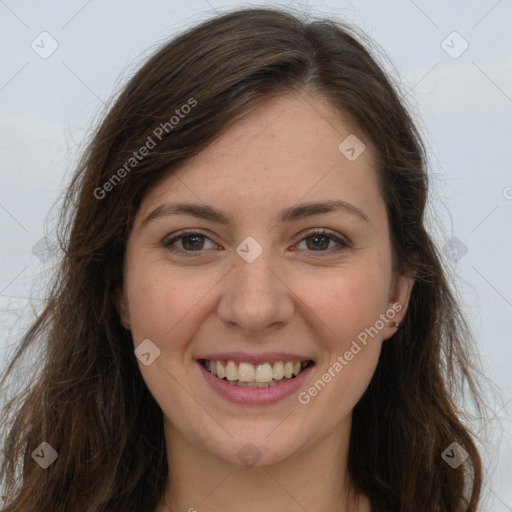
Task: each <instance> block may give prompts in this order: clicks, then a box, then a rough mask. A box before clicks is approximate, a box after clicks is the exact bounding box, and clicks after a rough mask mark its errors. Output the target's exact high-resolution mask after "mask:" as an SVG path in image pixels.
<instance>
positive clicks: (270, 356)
mask: <svg viewBox="0 0 512 512" xmlns="http://www.w3.org/2000/svg"><path fill="white" fill-rule="evenodd" d="M196 359H198V360H199V359H209V360H210V361H224V360H226V361H243V362H246V363H252V364H262V363H275V362H277V361H283V362H286V361H292V362H297V361H313V358H311V357H308V356H300V355H297V354H291V353H289V352H264V353H262V354H247V353H245V352H216V353H211V354H206V355H203V356H201V357H197V358H196Z"/></svg>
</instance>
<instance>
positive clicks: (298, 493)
mask: <svg viewBox="0 0 512 512" xmlns="http://www.w3.org/2000/svg"><path fill="white" fill-rule="evenodd" d="M333 112H334V110H333V108H332V107H331V106H330V105H329V104H328V103H327V102H326V101H325V100H323V99H322V98H319V97H317V96H312V95H310V94H302V95H296V94H293V95H284V96H281V97H279V98H274V99H271V100H268V101H267V102H266V103H264V104H262V105H260V106H259V107H258V108H256V109H255V110H253V111H251V112H250V113H248V114H246V115H245V116H244V117H243V118H241V119H240V120H238V121H237V123H236V124H235V125H233V126H232V127H231V128H230V129H229V130H228V131H226V132H225V133H224V134H223V135H222V136H221V137H220V138H218V139H217V140H216V141H215V142H214V143H213V144H211V145H210V146H209V147H208V148H207V149H206V150H204V151H203V152H201V153H200V154H199V155H197V156H196V157H194V158H193V159H191V160H189V161H188V162H187V164H186V165H185V167H183V168H181V169H180V170H179V171H178V172H177V174H176V173H175V174H173V175H169V176H168V177H166V178H165V180H164V181H162V182H160V183H158V184H157V185H156V186H155V187H153V188H152V189H151V190H150V191H149V192H148V193H147V195H146V197H145V198H144V200H143V202H142V204H141V206H140V209H139V211H138V214H137V217H136V219H135V222H134V226H133V229H132V232H131V234H130V237H129V240H128V245H127V252H126V259H125V282H124V290H123V291H122V294H121V296H120V298H119V304H118V308H119V311H120V315H121V318H122V322H123V325H124V326H125V327H126V328H127V329H130V330H131V332H132V335H133V340H134V346H135V347H137V346H138V345H139V344H140V343H141V342H142V340H145V339H148V338H149V339H150V340H151V341H152V342H153V343H154V344H155V345H156V346H157V347H158V348H159V349H160V351H161V353H160V356H159V357H157V358H156V359H155V360H154V362H153V363H151V364H150V365H149V366H145V365H143V364H142V363H141V362H140V361H138V364H139V368H140V371H141V373H142V376H143V378H144V380H145V382H146V384H147V386H148V388H149V390H150V391H151V393H152V395H153V396H154V397H155V400H156V401H157V402H158V404H159V406H160V407H161V408H162V410H163V413H164V418H165V420H164V421H165V438H166V445H167V457H168V463H169V475H170V478H169V481H168V484H167V487H166V494H165V499H164V500H163V502H162V503H160V505H159V507H158V508H157V511H156V512H164V511H169V510H174V511H179V510H183V511H185V510H189V511H190V512H192V510H197V511H198V512H203V511H217V510H222V511H224V512H230V511H235V510H240V507H241V504H243V509H244V510H245V511H247V512H252V511H256V510H259V511H261V510H262V509H263V508H264V509H265V510H268V511H270V512H281V511H282V512H284V511H287V512H290V511H292V512H294V511H303V510H305V509H306V510H308V511H310V512H313V511H323V512H325V511H332V512H334V511H349V510H350V511H358V512H363V511H369V510H370V506H369V501H368V498H367V497H366V496H363V495H360V496H359V499H355V495H356V493H355V492H349V484H350V483H351V480H350V476H349V475H348V472H347V453H348V446H349V436H350V429H351V418H352V410H353V408H354V406H355V405H356V403H357V402H358V401H359V399H360V398H361V396H362V394H363V393H364V391H365V389H366V388H367V386H368V384H369V382H370V380H371V377H372V375H373V373H374V371H375V367H376V365H377V362H378V358H379V354H380V349H381V344H382V342H383V341H384V340H388V339H389V338H390V337H391V336H392V335H393V334H394V333H395V332H396V327H394V326H393V325H392V322H391V321H389V322H387V323H386V324H385V326H384V328H383V329H381V330H380V331H379V333H378V335H376V336H374V337H373V339H371V341H370V342H369V343H368V344H367V345H366V346H364V345H361V347H362V350H361V351H360V352H359V353H358V354H357V355H355V356H354V358H353V359H352V360H351V361H350V362H348V364H347V365H346V366H344V368H343V370H342V371H341V372H338V373H337V374H336V377H335V378H333V379H332V380H331V382H329V383H328V384H327V385H326V386H325V387H324V388H323V389H322V390H321V392H319V393H318V394H317V395H316V396H315V397H314V398H312V399H311V400H310V402H309V403H307V404H306V405H303V404H301V403H299V401H298V399H297V394H292V395H291V396H289V397H287V398H285V399H283V400H281V401H280V402H279V403H277V404H272V405H237V404H233V403H230V402H228V401H226V400H225V399H224V398H222V397H220V396H219V395H217V394H216V393H215V392H214V391H213V390H212V389H211V388H210V386H209V384H208V383H207V382H206V380H205V379H204V377H203V376H202V374H201V370H200V368H199V367H198V364H197V362H196V361H195V358H197V357H200V356H201V355H204V354H206V353H208V352H220V351H223V350H230V351H231V350H233V351H237V350H239V351H243V352H248V353H261V352H266V351H289V352H291V353H295V354H300V355H307V356H308V357H309V358H311V359H313V360H314V361H315V367H314V368H313V371H312V372H311V373H310V375H309V376H308V379H307V381H306V382H305V383H304V385H303V387H302V388H301V391H304V390H306V391H307V389H308V388H309V387H310V386H312V384H313V383H314V382H316V381H317V380H318V379H320V378H321V375H322V374H323V373H325V372H327V371H328V369H329V368H330V367H332V365H333V363H334V361H336V358H337V357H338V356H340V355H343V354H344V353H345V352H346V351H347V350H348V349H349V348H350V346H351V343H352V341H353V340H355V339H356V338H357V336H358V334H360V333H361V332H362V331H364V329H365V328H369V327H370V326H373V325H375V323H376V321H377V320H378V319H379V315H381V314H385V313H386V311H388V310H389V309H390V308H391V307H392V305H393V304H394V303H399V304H401V305H402V306H403V309H402V310H401V311H400V312H399V313H397V314H396V316H395V317H394V318H393V319H392V321H396V322H400V321H401V319H402V317H403V316H404V314H405V311H406V306H407V303H408V300H409V296H410V292H411V288H412V285H413V281H412V279H411V278H410V277H406V276H397V275H394V274H393V272H392V264H391V248H390V239H389V231H388V221H387V215H386V209H385V204H384V200H383V198H382V197H381V195H380V193H379V190H378V184H377V174H376V170H375V165H374V156H375V153H374V148H373V147H372V146H371V144H370V142H369V141H367V140H365V138H364V136H363V135H362V134H361V133H360V131H359V130H358V129H357V128H355V127H354V126H353V125H352V124H351V123H350V121H349V119H348V118H346V117H343V116H342V115H339V114H334V113H333ZM351 133H355V134H356V135H357V136H358V137H359V139H361V140H363V141H364V143H365V144H366V149H365V151H364V152H363V153H362V154H361V155H360V156H359V157H358V158H357V159H356V160H354V161H349V160H348V159H347V158H346V157H345V156H344V155H343V154H342V153H341V152H340V150H339V149H338V146H339V144H340V143H341V142H342V141H343V140H344V139H345V138H346V137H347V135H349V134H351ZM326 199H339V200H343V201H346V202H348V203H351V204H352V205H354V206H356V207H357V208H359V209H360V210H362V211H363V212H364V214H366V216H367V217H368V222H366V221H364V220H363V219H361V218H359V217H358V216H357V215H354V214H349V213H346V212H344V211H335V212H330V213H324V214H317V215H315V216H312V217H308V218H304V219H301V220H295V221H292V222H287V223H284V224H277V223H276V220H277V215H278V214H279V212H280V211H281V210H282V209H284V208H286V207H289V206H294V205H296V204H297V203H304V202H310V201H322V200H326ZM178 200H179V201H190V202H194V203H199V204H204V203H206V204H208V205H211V206H214V207H215V208H217V209H220V210H223V211H224V212H226V214H228V215H230V216H232V224H231V225H222V224H218V223H215V222H213V221H211V220H204V219H199V218H196V217H192V216H190V215H183V214H180V215H167V216H160V217H155V218H154V219H153V220H150V221H149V222H147V223H145V224H143V222H142V220H143V219H144V218H146V217H147V216H148V214H149V213H150V212H152V211H153V210H154V209H155V208H157V207H158V206H160V205H162V204H163V203H166V202H170V201H178ZM185 228H187V229H197V230H199V231H200V234H201V235H204V236H206V237H207V238H200V239H199V243H197V242H198V241H197V240H191V238H188V239H187V238H181V239H178V240H176V241H175V242H174V244H173V247H174V248H176V249H177V250H179V249H181V250H182V254H184V255H183V256H180V255H179V254H173V253H172V252H170V251H169V249H168V248H166V247H165V246H164V244H163V242H164V241H166V240H169V239H170V238H172V237H170V236H169V235H172V234H173V233H176V232H177V231H179V230H182V229H185ZM310 228H325V229H327V230H329V231H330V232H332V234H333V235H334V236H336V237H338V238H340V239H342V240H343V239H348V240H349V241H350V246H349V247H347V248H342V250H340V251H337V252H335V251H334V249H335V248H336V247H338V245H337V244H336V242H335V241H334V240H331V241H330V242H329V238H327V239H323V238H321V239H320V241H319V242H318V241H317V245H319V246H320V248H317V247H316V246H315V244H314V240H312V238H311V235H310V234H309V233H305V231H306V230H308V229H310ZM247 236H251V237H253V238H254V239H255V240H256V241H257V242H258V243H259V245H260V246H261V247H262V248H263V253H262V254H261V255H260V256H259V257H258V258H256V260H255V261H254V262H252V263H247V262H246V261H244V260H243V259H242V258H241V257H240V256H239V255H238V254H237V252H236V248H237V246H238V245H239V244H240V243H241V242H242V241H243V240H244V239H245V238H246V237H247ZM194 241H195V242H196V245H199V249H195V252H194V247H195V246H194V245H193V244H192V243H191V242H194ZM183 244H185V245H183ZM327 244H328V245H327ZM187 249H188V253H186V251H187ZM187 254H192V256H191V257H187ZM388 343H393V341H392V340H389V341H388ZM248 442H251V443H253V444H254V445H255V446H256V447H257V449H258V450H259V454H260V456H261V458H260V459H259V460H258V462H257V463H256V464H255V465H254V466H253V467H247V466H245V465H244V464H243V463H242V461H241V460H239V458H238V457H237V453H238V450H240V449H241V448H242V447H243V446H244V445H245V444H246V443H248ZM314 468H317V469H314Z"/></svg>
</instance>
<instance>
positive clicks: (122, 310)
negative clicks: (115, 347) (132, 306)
mask: <svg viewBox="0 0 512 512" xmlns="http://www.w3.org/2000/svg"><path fill="white" fill-rule="evenodd" d="M115 301H116V309H117V312H118V313H119V319H120V320H121V324H122V326H123V327H124V328H125V329H127V330H128V331H129V330H130V329H131V324H130V312H129V307H128V300H127V298H126V297H125V294H124V291H123V290H117V292H116V294H115Z"/></svg>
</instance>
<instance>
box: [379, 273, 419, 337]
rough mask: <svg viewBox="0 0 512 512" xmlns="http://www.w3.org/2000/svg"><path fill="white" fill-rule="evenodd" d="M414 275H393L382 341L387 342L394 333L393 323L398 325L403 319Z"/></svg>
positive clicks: (395, 328) (395, 329)
mask: <svg viewBox="0 0 512 512" xmlns="http://www.w3.org/2000/svg"><path fill="white" fill-rule="evenodd" d="M414 282H415V277H414V273H409V272H407V273H404V274H400V275H395V277H394V278H393V282H392V285H391V288H390V294H389V302H388V309H387V311H386V318H387V319H389V320H388V322H387V323H386V326H385V328H384V330H383V333H382V339H383V340H387V339H388V338H391V336H393V334H395V333H396V331H397V329H398V328H397V327H396V326H395V322H396V323H397V324H400V323H401V322H402V320H403V318H404V317H405V313H406V312H407V307H408V306H409V299H410V298H411V291H412V287H413V286H414Z"/></svg>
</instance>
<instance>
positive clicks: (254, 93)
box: [0, 8, 482, 512]
mask: <svg viewBox="0 0 512 512" xmlns="http://www.w3.org/2000/svg"><path fill="white" fill-rule="evenodd" d="M362 37H363V36H362V35H361V34H360V33H358V32H357V31H356V30H354V29H353V28H351V27H350V26H347V25H346V24H344V23H342V22H339V21H333V20H314V21H310V20H306V19H305V17H304V16H303V15H302V14H300V13H299V14H296V15H292V14H291V13H290V12H287V11H283V10H280V9H267V8H249V9H241V10H236V11H233V12H229V13H224V14H223V15H219V16H216V17H215V18H212V19H210V20H207V21H205V22H203V23H202V24H200V25H198V26H196V27H194V28H193V29H191V30H189V31H186V32H184V33H183V34H181V35H179V36H178V37H176V38H175V39H173V40H172V41H170V42H169V43H167V44H165V45H164V46H163V47H162V48H161V49H160V50H158V51H157V52H156V53H155V54H154V55H153V56H151V57H150V58H149V59H148V60H147V62H146V63H145V64H144V65H143V67H142V68H141V69H140V70H139V71H138V72H137V73H136V74H135V75H134V76H133V78H131V79H130V80H129V82H128V83H127V85H126V87H125V88H124V90H123V91H122V92H121V94H120V95H119V97H118V98H117V99H116V101H115V102H114V103H113V105H112V107H111V108H110V110H109V111H108V113H107V114H106V115H105V116H104V119H103V120H102V122H101V123H100V125H99V127H98V129H97V130H96V132H95V134H94V137H93V138H92V139H91V142H90V144H89V146H88V147H87V150H86V151H85V152H84V155H83V158H82V160H81V161H80V163H79V165H78V169H77V171H76V173H75V174H74V176H73V179H72V182H71V184H70V186H69V188H68V189H67V192H66V195H65V201H64V207H63V210H62V217H61V224H60V239H61V240H62V249H63V251H64V256H63V258H62V262H61V265H60V267H59V270H58V274H57V275H56V278H55V280H54V282H53V287H52V288H51V292H50V293H49V297H48V300H47V303H46V307H45V309H44V310H43V311H42V313H41V314H40V315H39V316H38V318H37V320H36V321H35V323H34V324H33V325H32V327H31V328H30V330H29V331H28V332H27V333H26V335H25V336H24V338H23V340H22V343H21V345H20V346H19V348H18V350H17V351H16V353H15V355H14V357H13V359H12V360H11V362H10V364H9V365H8V366H7V369H6V372H5V374H4V376H3V378H2V382H1V385H2V386H3V385H4V384H5V382H6V379H7V376H8V375H9V374H11V372H12V370H13V368H14V365H15V363H16V362H17V361H18V360H20V359H21V356H22V355H23V354H24V353H25V352H26V351H27V349H28V348H29V347H36V348H38V349H40V350H41V353H42V354H44V360H43V364H42V366H41V368H40V371H39V373H37V374H35V375H33V376H31V380H30V383H28V384H27V386H26V387H25V389H24V390H23V391H22V392H21V393H19V394H18V395H17V396H16V397H14V398H13V399H11V400H10V401H9V402H8V403H7V404H6V405H5V407H4V409H3V415H2V425H3V429H4V432H3V434H4V435H3V438H4V447H3V463H2V465H1V469H0V472H1V473H0V475H1V477H2V481H3V482H5V489H6V494H7V504H6V507H5V509H4V511H5V512H19V511H28V510H30V511H31V512H35V511H44V512H48V511H50V510H51V511H52V512H59V511H62V512H64V511H70V510H72V511H73V512H86V511H87V512H100V511H112V512H113V511H116V512H118V511H120V510H123V511H134V512H135V511H137V512H141V511H147V512H153V511H154V509H155V508H156V506H157V504H158V503H159V502H160V500H161V498H162V496H163V493H164V488H165V482H166V480H167V472H168V466H167V460H166V451H165V442H164V435H163V415H162V411H161V409H160V408H159V406H158V405H157V403H156V402H155V400H154V399H153V397H152V395H151V394H150V392H149V390H148V388H147V387H146V385H145V383H144V381H143V379H142V377H141V374H140V371H139V369H138V366H137V363H136V359H135V356H134V353H133V348H134V347H133V341H132V339H131V333H130V332H129V331H127V330H125V329H124V328H123V327H122V325H121V323H120V319H119V315H118V312H117V310H116V305H115V304H116V293H117V291H118V290H119V289H120V288H121V287H122V282H123V259H124V254H125V247H126V241H127V238H128V235H129V233H130V229H131V226H132V223H133V219H134V217H135V215H136V213H137V210H138V207H139V205H140V202H141V199H142V198H143V197H144V195H145V194H146V193H147V191H148V190H149V187H151V186H154V184H155V183H157V182H158V181H159V180H160V179H162V177H165V176H168V175H169V173H172V172H174V171H176V170H177V169H178V168H179V166H180V165H181V164H183V163H184V162H186V161H187V159H189V158H190V157H192V156H194V155H196V154H198V153H199V152H200V151H201V150H203V149H204V148H205V147H207V146H208V145H209V144H210V143H211V142H212V141H214V140H215V139H216V138H217V137H219V136H220V135H221V134H222V133H223V132H224V131H225V130H226V129H227V128H229V127H230V126H231V125H233V123H234V122H236V121H237V120H238V119H239V118H240V117H241V116H243V115H244V114H246V113H247V112H249V111H250V110H251V109H253V108H255V107H256V106H258V105H260V104H261V103H262V102H264V101H265V100H267V99H269V98H271V97H274V96H276V95H279V94H283V93H290V92H297V93H304V92H306V93H311V94H317V95H320V96H321V97H323V98H326V99H327V100H329V101H330V102H331V103H332V105H333V109H338V110H339V111H340V112H344V113H346V114H348V115H349V116H351V118H352V119H353V120H354V121H355V123H356V125H357V126H358V128H359V129H360V130H361V133H363V134H365V136H366V137H367V138H368V140H370V141H371V142H372V143H373V144H374V146H375V148H376V149H377V154H378V158H377V160H378V162H377V167H378V173H379V184H380V189H381V193H382V196H383V198H384V200H385V203H386V207H387V213H388V218H389V225H390V233H391V235H390V236H391V244H392V251H393V260H394V263H395V271H396V272H409V271H413V272H414V273H415V277H416V282H415V285H414V287H413V290H412V295H411V299H410V303H409V308H408V312H407V315H406V317H405V318H404V321H403V323H402V325H401V326H400V329H399V331H398V332H397V334H396V335H395V336H394V337H393V340H392V341H391V342H389V343H385V344H384V345H383V348H382V352H381V356H380V360H379V363H378V366H377V369H376V372H375V375H374V377H373V379H372V381H371V383H370V385H369V387H368V389H367V390H366V392H365V393H364V396H363V397H362V399H361V400H360V401H359V403H358V404H357V406H356V407H355V410H354V413H353V428H352V433H351V439H350V451H349V460H348V464H349V470H350V473H351V475H352V477H353V479H354V482H355V483H356V485H357V487H358V488H359V489H360V490H361V491H362V492H364V493H365V494H366V495H368V497H369V498H370V500H371V503H372V506H373V510H374V511H379V512H384V511H385V512H391V511H415V512H421V511H425V512H426V511H428V512H433V511H448V512H455V511H459V510H465V511H468V512H469V511H476V510H477V504H478V502H479V496H480V491H481V484H482V468H481V459H480V456H479V453H478V450H477V448H476V444H475V441H474V436H473V434H472V433H471V431H470V430H469V428H468V427H467V426H466V425H464V423H463V421H464V418H463V417H462V416H461V414H462V411H461V410H460V409H459V407H460V404H458V403H457V400H458V398H459V397H461V396H462V395H463V391H464V389H465V388H468V389H469V390H470V391H471V393H472V395H471V396H472V397H473V400H474V403H476V404H477V406H478V404H480V403H481V398H480V394H479V388H478V385H477V384H478V382H477V381H476V380H475V377H474V371H473V363H472V362H471V361H470V360H469V358H468V354H469V353H470V351H469V348H468V345H467V343H468V340H471V336H470V334H471V333H470V331H469V329H468V327H467V324H466V322H465V321H464V318H463V316H462V315H461V312H460V309H459V307H458V305H457V303H456V301H455V299H454V296H453V295H452V293H451V291H450V286H449V283H448V281H447V272H446V269H445V268H444V266H443V263H442V259H441V257H440V254H439V253H438V251H437V249H436V247H435V245H434V244H433V242H432V240H431V238H430V236H429V234H428V233H427V231H426V229H425V226H424V224H425V222H424V215H425V207H426V202H427V188H428V181H427V174H426V158H425V156H426V151H425V147H424V145H423V143H422V141H421V137H420V134H419V132H418V130H417V128H416V127H415V125H414V123H413V121H412V119H411V116H410V114H409V113H408V111H407V108H406V107H405V106H404V104H403V101H401V99H400V97H399V94H398V92H397V88H396V86H395V85H393V81H392V79H391V78H390V77H388V76H387V75H386V74H385V73H384V72H383V70H382V69H381V67H380V66H379V65H378V64H377V59H376V57H375V56H372V54H371V51H370V50H369V49H367V47H366V46H367V45H369V44H370V43H369V41H366V43H367V45H366V46H365V44H364V43H363V42H361V41H362V39H361V38H362ZM368 48H369V46H368ZM185 105H188V107H187V108H184V106H185ZM176 110H178V113H176ZM178 114H179V115H178ZM181 114H183V115H181ZM173 115H174V117H175V118H176V119H171V116H173ZM157 134H158V135H157ZM150 139H151V143H150V142H149V140H150ZM144 146H145V147H147V148H149V151H147V152H146V151H141V148H142V147H144ZM142 152H144V153H145V154H144V155H142V156H141V153H142ZM134 154H135V155H134ZM123 170H124V171H123ZM43 441H45V442H47V443H48V444H49V445H50V446H51V447H53V448H54V449H55V450H56V451H57V453H58V457H57V459H56V460H55V462H53V464H51V465H50V466H49V467H48V468H47V469H44V470H43V469H41V467H39V465H37V464H36V463H35V462H34V460H32V456H31V454H32V452H33V451H34V450H35V449H36V448H37V447H38V446H39V445H40V444H41V442H43ZM453 442H457V443H458V444H459V445H460V446H462V447H463V448H464V450H465V451H466V452H467V454H468V458H467V460H466V461H465V462H464V464H463V465H461V466H459V467H458V468H456V469H455V468H452V467H451V466H450V465H449V464H447V463H446V462H445V461H444V460H443V459H442V457H441V454H442V452H443V451H444V450H445V449H446V448H447V447H448V446H449V445H450V444H451V443H453ZM340 485H341V484H340Z"/></svg>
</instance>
